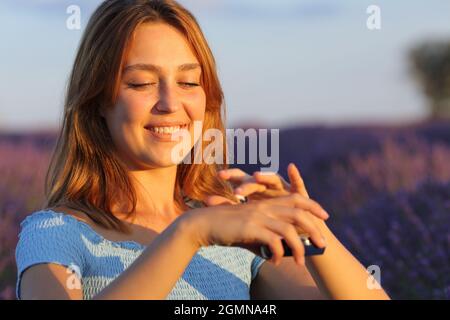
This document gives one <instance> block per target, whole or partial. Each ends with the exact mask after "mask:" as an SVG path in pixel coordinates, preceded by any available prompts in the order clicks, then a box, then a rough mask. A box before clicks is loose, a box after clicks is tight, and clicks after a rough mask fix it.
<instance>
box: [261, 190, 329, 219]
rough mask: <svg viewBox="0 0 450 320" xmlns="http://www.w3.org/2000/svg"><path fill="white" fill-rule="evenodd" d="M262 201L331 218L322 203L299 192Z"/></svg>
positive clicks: (319, 216)
mask: <svg viewBox="0 0 450 320" xmlns="http://www.w3.org/2000/svg"><path fill="white" fill-rule="evenodd" d="M261 201H264V202H265V203H268V204H278V205H283V206H289V207H295V208H298V209H303V210H307V211H309V212H311V213H312V214H313V215H315V216H316V217H318V218H320V219H322V220H326V219H328V218H329V214H328V213H327V212H326V211H325V210H324V209H323V208H322V206H321V205H320V204H318V203H317V202H316V201H314V200H312V199H309V198H306V197H304V196H301V195H300V194H298V193H293V194H291V195H288V196H282V197H277V198H271V199H267V200H261Z"/></svg>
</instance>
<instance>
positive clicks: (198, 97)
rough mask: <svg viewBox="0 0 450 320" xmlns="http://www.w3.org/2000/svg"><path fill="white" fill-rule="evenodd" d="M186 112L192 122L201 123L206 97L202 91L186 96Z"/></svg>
mask: <svg viewBox="0 0 450 320" xmlns="http://www.w3.org/2000/svg"><path fill="white" fill-rule="evenodd" d="M186 101H188V103H186V112H187V113H188V114H189V117H190V118H191V119H192V120H200V121H203V119H204V116H205V110H206V95H205V91H204V90H203V89H202V90H201V91H198V92H193V93H192V94H189V95H188V96H186Z"/></svg>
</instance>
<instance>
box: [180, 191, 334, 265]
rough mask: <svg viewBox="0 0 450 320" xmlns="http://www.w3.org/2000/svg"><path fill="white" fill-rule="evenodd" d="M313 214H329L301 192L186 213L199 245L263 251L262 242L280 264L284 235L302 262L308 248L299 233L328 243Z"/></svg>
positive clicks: (316, 240)
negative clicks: (305, 247) (261, 248)
mask: <svg viewBox="0 0 450 320" xmlns="http://www.w3.org/2000/svg"><path fill="white" fill-rule="evenodd" d="M312 215H314V216H316V217H318V218H319V219H321V220H326V219H328V217H329V216H328V214H327V212H326V211H325V210H324V209H323V208H322V207H321V206H320V205H319V204H318V203H317V202H315V201H314V200H311V199H308V198H306V197H304V196H301V195H299V194H291V195H288V196H282V197H277V198H272V199H265V200H257V201H252V202H249V203H245V204H237V205H229V204H227V205H218V206H213V207H205V208H198V209H193V210H190V211H188V212H185V213H184V214H183V216H184V218H185V219H187V221H188V222H189V224H190V225H191V226H192V230H193V232H194V239H195V241H197V244H198V245H199V246H200V247H201V246H210V245H221V246H239V247H242V248H245V249H248V250H250V251H252V252H254V253H255V254H257V255H260V252H259V248H260V246H261V245H267V246H268V247H269V249H270V250H271V252H272V257H271V259H270V260H269V261H270V262H272V263H274V264H275V265H278V264H280V262H281V259H282V257H283V255H284V249H283V245H282V242H281V239H282V238H284V239H285V241H286V243H287V245H288V246H289V247H290V248H291V250H292V254H293V257H294V259H295V261H296V262H297V264H299V265H304V264H305V257H304V254H305V249H304V246H303V244H302V243H301V241H300V239H299V236H298V235H299V234H304V233H307V234H308V235H309V236H310V237H311V239H312V241H313V242H314V243H315V244H316V245H317V246H318V247H321V248H324V247H325V245H326V244H325V241H324V237H323V235H322V234H321V231H320V229H319V228H318V227H317V225H316V223H315V221H314V217H313V216H312Z"/></svg>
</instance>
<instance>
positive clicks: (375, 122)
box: [0, 0, 450, 299]
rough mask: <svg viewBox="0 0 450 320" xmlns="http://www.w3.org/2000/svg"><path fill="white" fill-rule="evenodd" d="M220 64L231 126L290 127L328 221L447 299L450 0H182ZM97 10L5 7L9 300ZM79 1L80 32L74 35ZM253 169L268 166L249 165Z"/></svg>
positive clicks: (0, 272) (388, 271) (4, 270)
mask: <svg viewBox="0 0 450 320" xmlns="http://www.w3.org/2000/svg"><path fill="white" fill-rule="evenodd" d="M180 2H181V3H182V4H184V5H186V6H187V8H188V9H190V10H192V12H193V13H194V15H195V16H196V17H197V18H198V20H199V22H200V25H201V26H202V27H203V29H204V32H205V34H206V36H207V38H208V41H209V43H210V45H211V47H212V50H213V52H214V54H215V56H216V60H217V65H218V70H219V76H220V79H221V82H222V85H223V89H224V93H225V98H226V106H227V127H228V128H241V127H242V128H281V131H280V174H282V175H285V170H286V166H287V165H288V163H289V162H294V163H296V164H297V166H298V167H299V168H300V170H301V173H302V175H303V178H304V180H305V182H306V186H307V188H308V191H309V193H310V195H311V197H312V198H313V199H315V200H317V201H318V202H319V203H321V204H322V205H323V206H324V207H325V209H327V210H328V211H329V212H330V213H331V218H330V220H329V222H328V223H329V225H330V227H331V229H332V230H333V231H334V232H335V233H336V234H337V236H338V238H339V239H340V240H341V241H342V242H343V243H344V244H345V245H346V247H347V248H348V249H349V250H350V251H351V252H352V253H353V254H354V255H355V256H356V257H357V258H358V259H360V261H361V262H362V263H363V264H364V265H366V266H368V265H379V266H380V267H381V282H382V285H383V287H385V289H386V290H387V291H388V293H389V294H390V295H391V297H392V298H394V299H450V22H449V19H448V17H449V15H448V12H450V2H449V1H441V0H429V1H420V0H399V1H390V0H379V1H377V5H378V6H379V8H380V10H381V29H379V30H368V28H367V26H366V20H367V18H368V13H367V12H366V9H367V8H368V6H370V5H371V4H373V3H372V1H365V0H346V1H334V0H280V1H276V2H273V1H269V0H245V1H241V0H180ZM99 3H100V0H75V1H74V0H57V1H55V0H39V1H28V0H4V1H1V2H0V24H1V28H0V37H1V38H2V39H3V41H4V43H7V44H8V50H0V60H1V61H3V62H2V63H1V70H0V71H1V72H0V88H1V89H0V90H1V92H0V299H14V297H15V293H14V289H15V281H16V266H15V262H14V249H15V246H16V243H17V235H18V231H19V224H20V222H21V221H22V220H23V219H24V217H25V216H26V215H28V214H30V213H31V212H33V211H35V210H37V209H40V208H41V204H42V202H43V196H44V195H43V187H44V185H43V183H44V177H45V173H46V170H47V166H48V163H49V159H50V155H51V152H52V149H53V146H54V144H55V139H56V132H57V128H58V126H59V122H60V120H61V116H62V105H63V96H64V88H65V84H66V80H67V77H68V74H69V72H70V69H71V65H72V62H73V58H74V55H75V52H76V49H77V45H78V41H79V39H80V37H81V35H82V32H83V28H84V26H85V25H86V23H87V19H88V17H89V16H90V14H91V13H92V11H93V10H94V8H95V7H96V6H97V5H98V4H99ZM69 5H77V6H79V8H80V12H81V28H80V29H79V30H69V29H67V27H66V19H67V17H68V13H67V12H66V9H67V7H68V6H69ZM239 166H240V167H241V168H243V169H244V170H245V171H247V172H249V173H251V172H253V171H255V170H258V169H259V168H260V166H258V165H239Z"/></svg>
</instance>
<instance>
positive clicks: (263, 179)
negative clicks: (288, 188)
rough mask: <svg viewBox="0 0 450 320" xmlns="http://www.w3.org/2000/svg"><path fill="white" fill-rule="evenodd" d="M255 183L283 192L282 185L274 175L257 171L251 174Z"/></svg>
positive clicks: (278, 177)
mask: <svg viewBox="0 0 450 320" xmlns="http://www.w3.org/2000/svg"><path fill="white" fill-rule="evenodd" d="M253 177H254V178H255V181H256V182H258V183H261V184H264V185H265V186H266V187H268V188H270V189H277V190H284V186H283V183H282V181H281V179H280V176H278V175H277V174H275V173H272V172H271V173H270V174H267V173H265V172H261V171H257V172H255V173H254V174H253Z"/></svg>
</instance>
